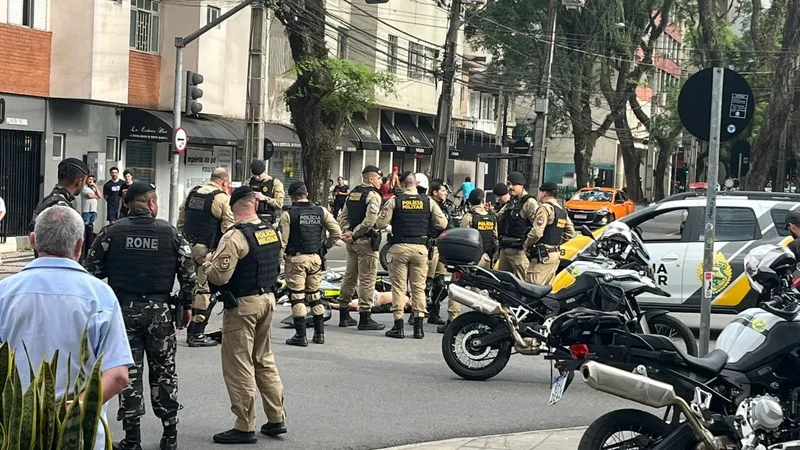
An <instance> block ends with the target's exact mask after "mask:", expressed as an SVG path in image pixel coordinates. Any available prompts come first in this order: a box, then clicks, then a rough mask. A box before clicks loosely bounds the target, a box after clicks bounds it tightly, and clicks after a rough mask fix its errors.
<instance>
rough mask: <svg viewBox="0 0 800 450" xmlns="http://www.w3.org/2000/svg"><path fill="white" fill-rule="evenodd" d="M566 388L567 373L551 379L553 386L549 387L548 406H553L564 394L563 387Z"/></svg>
mask: <svg viewBox="0 0 800 450" xmlns="http://www.w3.org/2000/svg"><path fill="white" fill-rule="evenodd" d="M566 388H567V373H566V372H564V373H562V374H561V375H559V376H558V378H556V379H555V381H553V387H552V388H551V389H550V402H549V403H548V406H553V405H555V404H556V403H558V402H559V400H561V397H563V396H564V389H566Z"/></svg>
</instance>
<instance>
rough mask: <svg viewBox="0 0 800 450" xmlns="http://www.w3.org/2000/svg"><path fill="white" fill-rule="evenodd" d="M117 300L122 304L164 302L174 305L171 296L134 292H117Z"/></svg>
mask: <svg viewBox="0 0 800 450" xmlns="http://www.w3.org/2000/svg"><path fill="white" fill-rule="evenodd" d="M116 295H117V300H119V301H120V302H164V303H172V297H171V296H170V294H164V293H156V294H138V293H134V292H123V291H116Z"/></svg>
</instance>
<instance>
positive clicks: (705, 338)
mask: <svg viewBox="0 0 800 450" xmlns="http://www.w3.org/2000/svg"><path fill="white" fill-rule="evenodd" d="M724 73H725V69H723V68H721V67H715V68H714V80H713V82H712V85H711V125H710V128H709V131H710V133H709V142H708V189H707V192H708V194H707V195H708V197H707V201H706V215H705V219H706V220H705V230H704V235H705V248H704V251H703V289H702V291H703V292H702V299H703V300H702V303H701V304H700V356H704V355H706V354H707V353H708V346H709V341H710V340H711V302H712V300H713V299H714V289H713V284H714V283H713V273H714V237H715V235H716V221H717V184H718V183H719V180H718V177H719V143H720V133H721V131H722V130H721V128H722V82H723V76H724ZM709 273H710V274H712V275H711V279H707V274H709Z"/></svg>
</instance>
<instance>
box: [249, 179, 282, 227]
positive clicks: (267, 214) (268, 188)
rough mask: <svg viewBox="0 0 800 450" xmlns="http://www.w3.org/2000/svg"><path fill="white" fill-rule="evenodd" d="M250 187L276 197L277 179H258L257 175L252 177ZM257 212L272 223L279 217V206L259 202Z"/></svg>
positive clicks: (254, 190)
mask: <svg viewBox="0 0 800 450" xmlns="http://www.w3.org/2000/svg"><path fill="white" fill-rule="evenodd" d="M250 189H252V190H253V192H261V193H262V194H264V195H266V196H267V197H270V198H275V180H274V179H273V178H270V179H269V180H266V181H264V180H258V179H256V177H252V178H250ZM256 213H257V214H258V216H259V217H262V218H265V219H266V220H267V221H269V222H270V223H272V222H275V219H276V218H277V213H278V211H277V208H275V207H274V206H272V205H268V204H267V202H258V209H257V210H256Z"/></svg>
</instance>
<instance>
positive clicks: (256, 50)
mask: <svg viewBox="0 0 800 450" xmlns="http://www.w3.org/2000/svg"><path fill="white" fill-rule="evenodd" d="M269 23H270V17H269V12H268V10H267V8H266V5H265V4H264V3H263V2H262V1H257V2H256V3H253V8H252V11H251V16H250V60H249V61H248V64H247V107H246V109H245V124H246V125H245V126H246V128H245V135H244V136H245V137H244V154H245V162H250V161H252V160H254V159H263V158H264V119H265V118H266V117H265V109H264V101H265V100H264V98H265V97H266V94H267V92H266V91H267V52H268V50H269V49H268V46H269ZM242 181H244V180H242Z"/></svg>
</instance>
